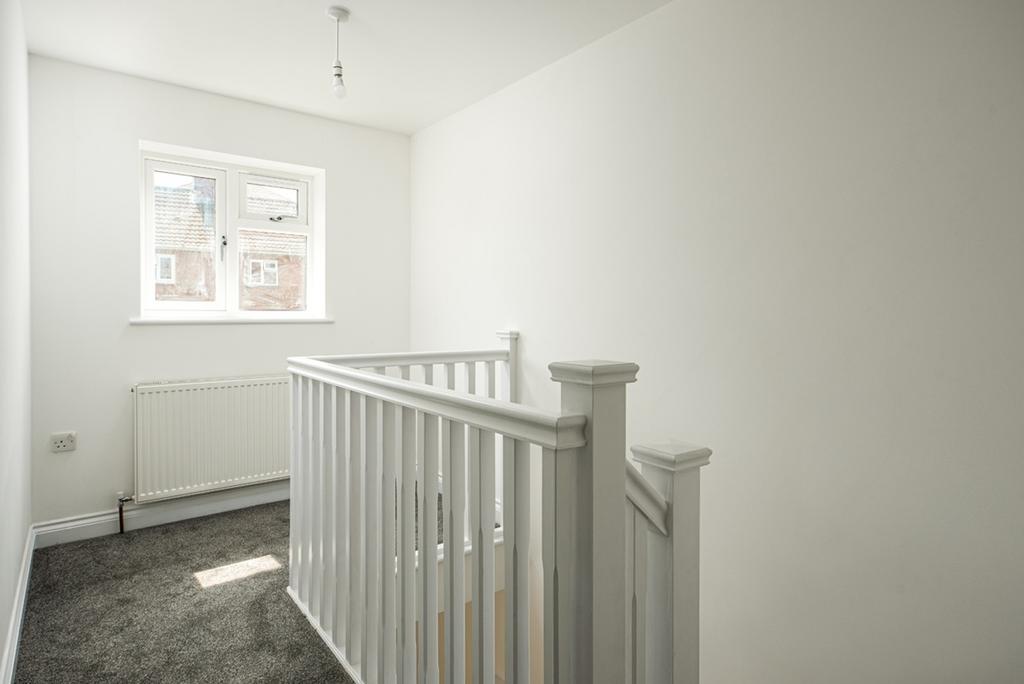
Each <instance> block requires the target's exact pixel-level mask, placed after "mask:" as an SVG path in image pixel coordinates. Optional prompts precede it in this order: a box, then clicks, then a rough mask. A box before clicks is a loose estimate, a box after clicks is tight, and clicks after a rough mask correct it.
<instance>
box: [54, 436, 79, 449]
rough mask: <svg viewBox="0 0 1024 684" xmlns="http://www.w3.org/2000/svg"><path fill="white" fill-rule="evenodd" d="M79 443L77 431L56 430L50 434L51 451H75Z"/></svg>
mask: <svg viewBox="0 0 1024 684" xmlns="http://www.w3.org/2000/svg"><path fill="white" fill-rule="evenodd" d="M77 445H78V433H77V432H54V433H53V434H52V435H50V451H52V452H54V453H57V452H58V451H74V450H75V447H76V446H77Z"/></svg>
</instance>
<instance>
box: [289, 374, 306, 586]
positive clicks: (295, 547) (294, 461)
mask: <svg viewBox="0 0 1024 684" xmlns="http://www.w3.org/2000/svg"><path fill="white" fill-rule="evenodd" d="M291 391H292V394H291V402H292V406H291V409H292V411H291V416H292V420H291V436H292V457H291V465H290V466H289V470H290V472H291V478H290V482H289V483H288V489H289V492H290V494H289V496H290V498H291V501H292V502H296V501H300V500H301V497H302V489H301V486H302V468H301V464H302V425H303V415H302V376H300V375H294V374H293V375H292V376H291ZM301 523H302V511H301V508H300V507H296V506H293V507H292V508H291V514H290V515H289V520H288V529H289V535H288V586H289V587H291V589H292V591H293V592H295V593H296V596H298V595H299V594H298V591H299V568H300V566H301V564H302V543H301V539H302V531H301V530H302V528H301Z"/></svg>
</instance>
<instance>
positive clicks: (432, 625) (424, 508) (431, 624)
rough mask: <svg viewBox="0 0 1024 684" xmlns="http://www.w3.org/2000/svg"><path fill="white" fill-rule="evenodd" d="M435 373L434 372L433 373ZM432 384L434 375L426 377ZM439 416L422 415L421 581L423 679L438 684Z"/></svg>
mask: <svg viewBox="0 0 1024 684" xmlns="http://www.w3.org/2000/svg"><path fill="white" fill-rule="evenodd" d="M432 370H433V369H431V371H432ZM426 378H427V383H428V384H430V383H432V382H433V377H432V372H431V373H428V374H427V375H426ZM438 423H439V419H438V417H437V416H431V415H426V414H423V461H422V464H421V466H420V474H421V475H420V490H419V491H420V503H419V508H420V554H419V555H420V564H419V570H420V579H421V581H422V584H421V586H422V589H421V595H422V597H423V601H422V605H423V607H422V609H421V611H420V612H421V618H420V633H421V635H422V636H421V637H420V641H421V649H422V656H421V658H420V662H421V664H422V665H421V668H422V679H423V681H424V682H426V684H437V681H438V663H437V658H438V651H437V476H438V465H437V458H438V454H437V449H438V429H439V428H438Z"/></svg>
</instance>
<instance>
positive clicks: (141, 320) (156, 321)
mask: <svg viewBox="0 0 1024 684" xmlns="http://www.w3.org/2000/svg"><path fill="white" fill-rule="evenodd" d="M254 323H262V324H266V323H270V324H274V323H288V324H295V323H314V324H322V323H334V319H333V318H324V317H321V316H313V317H308V318H262V317H258V316H250V317H244V316H238V317H221V318H188V317H181V316H178V317H175V318H171V317H167V318H155V317H154V318H147V317H141V316H138V317H135V318H129V319H128V324H129V325H251V324H254Z"/></svg>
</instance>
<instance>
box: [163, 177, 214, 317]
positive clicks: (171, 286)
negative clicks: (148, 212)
mask: <svg viewBox="0 0 1024 684" xmlns="http://www.w3.org/2000/svg"><path fill="white" fill-rule="evenodd" d="M216 202H217V182H216V181H215V180H214V179H212V178H202V177H199V176H189V175H186V174H180V173H168V172H165V171H154V172H153V224H154V241H155V243H156V244H155V247H156V253H157V255H163V256H164V258H163V259H161V258H160V256H157V268H158V275H159V277H158V280H165V278H164V275H165V274H166V276H167V278H166V280H171V281H173V282H158V283H156V293H155V294H156V299H157V301H165V302H166V301H175V302H212V301H214V300H215V299H216V298H217V272H216V259H217V219H216ZM167 257H172V258H167ZM172 263H173V266H171V264H172ZM171 269H173V273H174V275H173V278H171V273H170V270H171Z"/></svg>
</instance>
